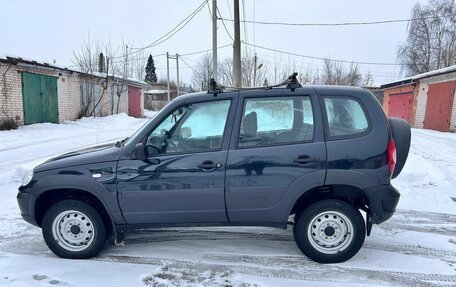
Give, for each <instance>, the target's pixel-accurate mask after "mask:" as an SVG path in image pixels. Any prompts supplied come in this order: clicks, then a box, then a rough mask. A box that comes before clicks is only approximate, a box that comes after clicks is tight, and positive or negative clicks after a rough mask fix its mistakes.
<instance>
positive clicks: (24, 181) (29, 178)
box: [22, 170, 33, 186]
mask: <svg viewBox="0 0 456 287" xmlns="http://www.w3.org/2000/svg"><path fill="white" fill-rule="evenodd" d="M32 178H33V170H29V171H27V172H26V173H25V174H24V177H23V178H22V186H26V185H27V184H29V183H30V182H31V181H32Z"/></svg>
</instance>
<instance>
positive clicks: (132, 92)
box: [128, 86, 141, 117]
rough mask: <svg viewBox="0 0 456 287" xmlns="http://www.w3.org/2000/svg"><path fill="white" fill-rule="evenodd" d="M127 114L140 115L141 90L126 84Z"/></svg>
mask: <svg viewBox="0 0 456 287" xmlns="http://www.w3.org/2000/svg"><path fill="white" fill-rule="evenodd" d="M128 115H130V116H132V117H140V116H141V90H140V89H139V88H135V87H130V86H128Z"/></svg>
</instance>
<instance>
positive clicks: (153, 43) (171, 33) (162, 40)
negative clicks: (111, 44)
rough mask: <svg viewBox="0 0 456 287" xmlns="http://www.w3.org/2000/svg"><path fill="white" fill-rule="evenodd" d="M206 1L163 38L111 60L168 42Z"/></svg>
mask: <svg viewBox="0 0 456 287" xmlns="http://www.w3.org/2000/svg"><path fill="white" fill-rule="evenodd" d="M207 1H208V0H204V1H203V3H201V4H200V5H199V6H198V8H196V9H195V10H194V11H193V12H192V13H190V15H188V16H187V17H186V18H185V19H184V20H182V21H181V22H179V24H177V25H176V26H175V27H174V28H173V29H171V30H170V31H169V32H168V33H166V34H164V35H163V36H161V37H160V38H158V39H157V40H155V41H154V42H152V43H151V44H149V45H147V46H145V47H142V48H138V49H136V50H134V51H133V52H131V53H129V54H126V55H122V56H117V57H113V59H118V58H122V57H126V56H128V55H132V54H135V53H139V52H140V51H142V50H145V49H148V48H152V47H154V46H157V45H159V44H161V43H163V42H165V41H166V40H168V39H169V38H171V37H172V36H174V35H175V34H176V33H177V32H179V31H180V30H182V28H184V27H185V26H186V25H187V24H188V23H189V22H190V21H191V20H192V19H193V18H194V17H195V16H196V15H197V14H198V13H199V12H200V11H201V10H202V9H203V8H204V6H205V5H206V3H207Z"/></svg>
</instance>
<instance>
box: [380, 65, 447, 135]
mask: <svg viewBox="0 0 456 287" xmlns="http://www.w3.org/2000/svg"><path fill="white" fill-rule="evenodd" d="M380 88H381V89H383V90H384V97H383V109H384V111H385V113H386V114H387V115H388V116H389V117H399V118H402V119H405V120H407V121H408V122H409V123H410V124H411V125H412V126H413V127H416V128H425V129H432V130H437V131H443V132H448V131H452V132H454V131H456V100H455V96H456V95H455V94H456V93H455V91H456V65H455V66H451V67H447V68H443V69H439V70H435V71H431V72H427V73H424V74H419V75H415V76H412V77H408V78H405V79H402V80H398V81H394V82H391V83H388V84H384V85H382V86H381V87H380Z"/></svg>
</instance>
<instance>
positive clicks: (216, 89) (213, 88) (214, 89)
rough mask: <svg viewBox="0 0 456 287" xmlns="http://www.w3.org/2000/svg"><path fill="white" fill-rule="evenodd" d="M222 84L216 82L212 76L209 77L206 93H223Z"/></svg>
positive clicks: (215, 94)
mask: <svg viewBox="0 0 456 287" xmlns="http://www.w3.org/2000/svg"><path fill="white" fill-rule="evenodd" d="M223 88H224V87H223V86H220V85H219V84H217V82H216V81H215V79H214V78H211V79H210V81H209V90H208V91H207V93H208V94H214V96H217V94H218V93H223Z"/></svg>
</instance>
